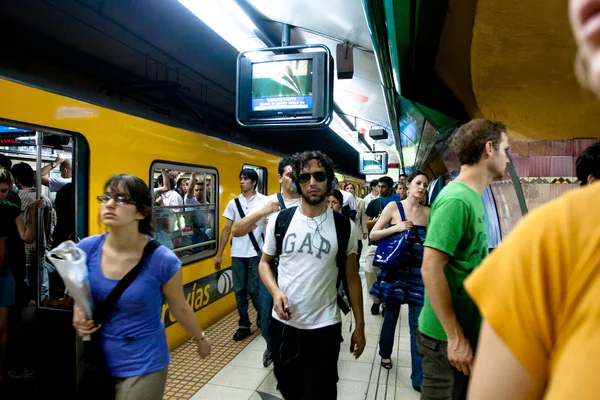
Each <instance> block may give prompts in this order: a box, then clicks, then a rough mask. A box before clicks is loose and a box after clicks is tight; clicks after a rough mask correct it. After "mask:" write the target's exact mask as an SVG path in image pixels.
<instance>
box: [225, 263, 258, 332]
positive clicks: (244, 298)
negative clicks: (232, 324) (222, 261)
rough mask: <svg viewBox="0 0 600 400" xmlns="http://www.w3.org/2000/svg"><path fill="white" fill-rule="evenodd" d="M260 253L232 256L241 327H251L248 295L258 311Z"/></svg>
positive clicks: (232, 269) (234, 287)
mask: <svg viewBox="0 0 600 400" xmlns="http://www.w3.org/2000/svg"><path fill="white" fill-rule="evenodd" d="M259 261H260V255H258V256H256V257H248V258H242V257H231V271H232V272H233V291H234V292H235V300H236V302H237V308H238V313H239V314H240V321H239V327H240V328H246V329H250V326H251V325H252V324H251V323H250V317H249V316H248V295H250V299H251V300H252V305H253V306H254V308H255V309H256V311H257V312H258V313H260V309H259V307H258V262H259Z"/></svg>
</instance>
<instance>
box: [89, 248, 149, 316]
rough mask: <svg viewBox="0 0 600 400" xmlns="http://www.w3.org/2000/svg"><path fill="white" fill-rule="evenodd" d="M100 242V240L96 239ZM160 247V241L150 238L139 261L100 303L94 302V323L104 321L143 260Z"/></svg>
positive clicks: (137, 272) (140, 266) (138, 272)
mask: <svg viewBox="0 0 600 400" xmlns="http://www.w3.org/2000/svg"><path fill="white" fill-rule="evenodd" d="M98 242H100V241H98ZM159 247H160V243H158V242H157V241H156V240H154V239H151V240H150V241H149V242H148V244H146V246H145V247H144V251H143V252H142V257H141V258H140V261H139V262H138V263H137V265H136V266H135V267H133V268H132V269H131V270H130V271H129V272H128V273H127V274H126V275H125V276H124V277H123V279H121V280H120V281H119V282H118V283H117V285H116V286H115V287H114V289H113V290H112V291H111V292H110V293H109V294H108V296H107V297H106V300H104V301H103V302H102V303H100V304H96V310H95V311H94V321H95V322H96V325H100V324H102V323H103V322H104V320H105V319H106V317H107V316H108V314H109V313H110V311H111V310H112V308H113V307H114V306H115V304H117V301H119V298H120V297H121V295H122V294H123V292H124V291H125V290H127V288H128V287H129V286H130V285H131V284H132V283H133V281H134V280H135V278H137V277H138V275H139V274H140V271H141V270H142V266H143V265H144V262H145V261H146V260H147V259H148V257H150V255H151V254H152V253H154V250H156V249H158V248H159Z"/></svg>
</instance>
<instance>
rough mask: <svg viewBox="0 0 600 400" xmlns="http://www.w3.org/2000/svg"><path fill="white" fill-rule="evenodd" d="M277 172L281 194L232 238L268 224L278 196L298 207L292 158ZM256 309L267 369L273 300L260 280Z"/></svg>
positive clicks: (244, 221)
mask: <svg viewBox="0 0 600 400" xmlns="http://www.w3.org/2000/svg"><path fill="white" fill-rule="evenodd" d="M277 172H278V174H277V179H278V180H279V184H280V185H281V193H276V194H272V195H270V196H269V197H266V198H264V199H263V200H262V201H261V203H260V204H259V205H258V206H257V207H256V208H255V209H254V210H252V213H251V214H250V215H248V216H246V217H245V218H242V219H241V220H240V221H238V222H236V223H235V229H234V230H233V237H239V236H243V235H246V234H247V233H248V232H250V230H251V229H255V228H256V227H257V226H262V227H264V226H265V225H266V224H267V223H268V222H269V218H270V217H271V216H272V215H273V214H275V213H277V212H278V211H279V210H280V208H281V205H280V203H279V196H278V194H279V195H281V197H282V198H283V203H284V205H285V208H291V207H296V206H299V205H300V199H301V197H300V195H299V194H298V193H296V192H294V191H292V158H291V157H286V158H284V159H283V160H281V161H280V162H279V168H278V170H277ZM273 272H275V271H273ZM258 307H259V310H258V323H259V325H260V333H261V335H262V336H263V338H264V339H265V342H266V343H267V349H266V350H265V352H264V353H263V366H264V367H268V366H269V365H271V363H272V362H273V359H272V356H271V354H272V353H271V352H272V348H271V337H270V336H269V324H270V321H271V311H272V310H273V298H272V297H271V293H269V291H268V290H267V288H266V287H265V285H264V284H263V283H262V280H260V279H259V280H258Z"/></svg>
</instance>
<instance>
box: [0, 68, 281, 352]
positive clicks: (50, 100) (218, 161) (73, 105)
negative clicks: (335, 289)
mask: <svg viewBox="0 0 600 400" xmlns="http://www.w3.org/2000/svg"><path fill="white" fill-rule="evenodd" d="M0 93H2V96H0V117H1V118H3V119H7V120H11V121H14V122H20V123H25V124H28V125H32V124H33V125H39V126H40V128H50V129H55V130H60V131H69V132H72V133H78V134H81V135H82V136H83V137H85V139H86V140H87V142H88V144H89V151H90V165H89V171H88V172H89V175H88V177H87V178H86V179H87V182H88V184H89V198H88V199H87V200H88V202H89V210H88V212H89V214H88V215H87V218H88V220H89V221H88V222H89V235H94V234H97V233H101V232H102V231H103V228H102V227H101V226H100V223H99V221H98V215H99V205H98V203H97V202H96V200H95V197H96V196H97V195H99V194H101V193H102V189H103V187H102V186H103V184H104V182H105V181H106V180H107V178H108V177H109V176H110V175H112V174H120V173H128V174H133V175H136V176H139V177H140V178H142V179H144V180H145V181H148V179H149V176H150V166H151V164H152V162H154V161H156V160H164V161H168V162H175V163H185V164H193V165H200V166H208V167H213V168H216V169H217V171H218V174H219V176H218V179H219V203H218V205H219V209H218V215H219V216H220V215H221V214H222V213H223V211H224V209H225V207H226V206H227V203H228V202H229V201H230V200H231V199H233V198H235V197H236V196H237V195H239V193H240V187H239V179H238V174H239V172H240V169H241V168H242V165H243V164H244V163H247V164H253V165H256V166H262V167H265V168H266V169H267V171H268V179H267V181H268V193H269V194H270V193H276V192H277V191H279V182H278V181H277V164H278V162H279V160H280V158H279V157H276V156H273V155H271V154H267V153H265V152H262V151H258V150H254V149H251V148H247V147H243V146H240V145H237V144H232V143H229V142H226V141H223V140H220V139H217V138H213V137H210V136H205V135H202V134H198V133H195V132H191V131H186V130H182V129H178V128H174V127H170V126H167V125H163V124H160V123H157V122H153V121H149V120H145V119H142V118H138V117H134V116H131V115H127V114H124V113H121V112H117V111H113V110H110V109H106V108H102V107H99V106H95V105H91V104H87V103H84V102H81V101H78V100H73V99H70V98H67V97H63V96H60V95H57V94H53V93H49V92H45V91H43V90H39V89H36V88H32V87H29V86H25V85H22V84H18V83H15V82H12V81H7V80H3V79H0ZM213 190H214V189H213ZM224 225H225V219H224V218H223V217H219V223H218V227H219V232H215V235H214V236H215V237H220V233H221V232H220V230H221V229H222V227H223V226H224ZM228 247H229V245H228ZM222 265H223V266H225V267H227V266H230V265H231V258H230V256H229V249H228V248H227V249H226V251H225V253H224V255H223V264H222ZM214 273H215V270H214V257H210V258H207V259H204V260H201V261H199V262H195V263H192V264H188V265H186V266H184V267H183V283H184V286H185V285H191V288H190V290H192V291H193V294H192V293H190V296H188V301H189V302H190V303H194V304H192V307H193V308H194V309H195V310H198V311H197V312H196V316H197V319H198V321H199V322H200V324H201V325H202V326H203V327H206V326H208V325H210V324H212V323H214V322H215V321H217V320H218V319H220V318H222V317H223V316H224V315H225V314H226V313H228V312H230V311H232V310H234V309H235V297H234V295H233V294H232V292H231V293H230V294H228V295H226V296H225V297H223V298H221V299H220V300H217V301H215V302H211V299H210V298H207V297H209V296H207V293H208V292H207V290H206V288H205V287H194V286H193V284H194V282H196V281H198V280H199V279H201V278H203V277H207V276H210V275H211V274H214ZM165 314H166V310H165V307H163V316H165ZM165 318H168V316H167V317H165ZM167 325H168V324H167ZM166 331H167V337H168V340H169V346H170V347H171V349H173V348H175V347H177V346H179V345H180V344H181V343H183V342H184V341H185V340H187V338H188V335H187V333H186V332H185V331H184V330H183V329H182V328H181V327H180V325H179V324H177V323H174V324H172V325H170V326H169V327H168V328H167V329H166Z"/></svg>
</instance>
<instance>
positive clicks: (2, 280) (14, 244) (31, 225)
mask: <svg viewBox="0 0 600 400" xmlns="http://www.w3.org/2000/svg"><path fill="white" fill-rule="evenodd" d="M12 184H13V177H12V174H11V173H10V171H8V170H7V169H5V168H2V167H0V230H3V231H4V232H5V233H4V234H5V235H6V236H5V237H6V242H5V243H6V250H5V253H4V260H3V262H2V264H0V381H2V380H4V379H5V378H6V375H5V372H6V371H5V365H4V363H5V360H6V350H7V346H6V344H7V340H8V311H9V307H11V306H13V305H15V301H16V295H17V293H16V290H17V281H21V282H22V281H23V280H24V279H25V271H24V269H25V268H24V267H25V265H24V263H21V262H19V261H20V260H22V259H23V246H22V242H25V243H29V244H30V243H33V242H34V240H35V235H36V230H37V228H36V227H37V212H38V208H41V207H42V206H43V201H42V200H38V201H36V202H35V203H34V204H32V205H31V207H30V208H29V210H28V211H29V216H30V218H29V220H28V221H27V224H25V220H24V219H23V216H22V215H21V214H22V211H21V207H19V206H17V205H15V204H13V203H10V202H9V201H7V197H8V194H9V193H10V191H11V190H12ZM19 242H21V245H20V246H19ZM20 361H24V360H20ZM28 367H30V366H28ZM27 372H29V371H27Z"/></svg>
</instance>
